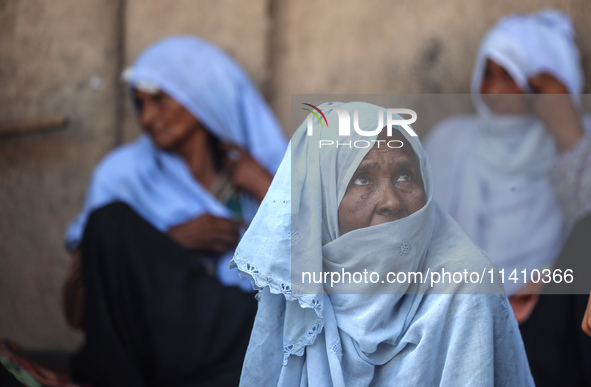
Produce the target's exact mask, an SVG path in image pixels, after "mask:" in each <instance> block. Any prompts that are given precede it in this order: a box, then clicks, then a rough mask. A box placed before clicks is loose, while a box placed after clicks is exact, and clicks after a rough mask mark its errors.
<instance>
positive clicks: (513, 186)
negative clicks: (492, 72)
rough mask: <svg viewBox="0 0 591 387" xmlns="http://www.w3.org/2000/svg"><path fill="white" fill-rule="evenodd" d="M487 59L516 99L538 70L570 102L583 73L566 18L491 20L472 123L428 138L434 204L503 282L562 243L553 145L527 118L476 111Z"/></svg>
mask: <svg viewBox="0 0 591 387" xmlns="http://www.w3.org/2000/svg"><path fill="white" fill-rule="evenodd" d="M488 59H491V60H493V61H494V62H496V63H497V64H499V65H500V66H502V67H503V68H504V69H505V70H506V71H507V72H508V73H509V74H510V75H511V77H512V78H513V80H514V81H515V82H516V84H517V85H518V86H519V87H520V88H521V89H522V90H523V91H524V92H525V93H528V92H530V88H529V85H528V79H529V78H531V77H533V76H536V75H539V74H540V73H542V72H548V73H550V74H551V75H552V76H554V77H556V78H557V79H558V80H559V81H561V82H562V83H563V84H564V85H565V86H566V87H567V89H568V90H569V92H571V93H573V94H575V95H573V96H572V98H573V100H574V101H575V102H576V101H578V96H577V95H576V94H578V93H580V92H581V91H582V88H583V75H582V71H581V66H580V57H579V51H578V49H577V47H576V45H575V42H574V31H573V27H572V24H571V20H570V18H569V17H568V16H567V15H566V14H564V13H562V12H559V11H554V10H544V11H541V12H539V13H537V14H533V15H510V16H507V17H505V18H503V19H501V21H499V22H498V24H497V25H496V26H495V27H493V28H492V30H491V31H489V33H488V34H487V35H486V37H485V38H484V40H483V42H482V44H481V47H480V50H479V52H478V56H477V58H476V61H475V65H474V71H473V75H472V86H471V90H472V93H473V94H472V97H473V101H474V105H475V107H476V110H477V112H478V116H477V118H475V119H468V118H458V119H450V120H448V121H446V122H443V123H442V124H441V125H440V127H439V128H435V129H434V130H433V133H434V134H433V135H431V139H435V137H437V140H433V141H427V149H428V150H429V154H430V156H431V157H432V159H433V160H435V162H436V164H435V168H434V169H435V187H436V189H435V199H436V200H437V202H439V203H440V204H441V205H442V206H443V208H444V209H445V210H446V211H448V212H449V213H450V214H451V215H452V216H453V217H454V219H455V220H456V221H457V222H458V223H459V224H460V226H461V227H462V229H463V230H464V231H465V232H466V233H467V234H468V236H469V237H470V238H471V239H472V240H473V241H474V242H475V243H476V244H477V245H478V246H479V247H481V248H482V249H484V250H485V251H486V252H487V253H488V255H489V256H490V257H491V259H492V260H493V261H494V262H495V263H496V264H497V265H498V266H499V268H500V269H504V270H505V273H508V274H506V275H510V274H511V273H512V272H513V271H514V270H517V271H521V270H523V269H526V270H527V272H528V273H529V272H530V271H531V270H534V269H539V270H542V269H544V268H546V267H548V266H551V265H552V264H553V263H554V261H555V259H556V257H557V255H558V253H559V251H560V249H561V247H562V243H563V241H564V237H565V227H564V221H563V217H562V214H561V212H560V209H559V206H558V203H557V201H556V198H555V196H554V193H553V190H552V187H551V186H550V182H549V180H548V171H549V170H550V168H551V167H552V165H553V164H554V163H555V161H556V156H557V152H556V146H555V143H554V139H553V137H552V135H551V134H550V132H549V131H548V129H547V128H546V127H545V125H544V123H543V122H542V121H541V120H540V119H539V118H538V117H536V116H535V115H533V114H523V115H518V116H516V115H511V116H510V115H498V114H494V113H493V112H492V111H491V110H490V109H489V108H488V107H487V106H486V104H485V103H484V101H483V100H482V98H481V96H480V88H481V85H482V80H483V76H484V72H485V66H486V61H487V60H488ZM452 127H453V128H452ZM446 128H447V129H446ZM452 132H453V133H454V134H452ZM451 149H454V151H450V150H451ZM454 154H456V155H457V156H456V155H454ZM523 285H524V282H523V281H522V280H521V279H520V280H519V281H517V283H515V282H514V281H506V282H505V289H506V291H507V293H509V294H511V293H514V292H516V291H518V290H519V289H520V288H521V287H522V286H523Z"/></svg>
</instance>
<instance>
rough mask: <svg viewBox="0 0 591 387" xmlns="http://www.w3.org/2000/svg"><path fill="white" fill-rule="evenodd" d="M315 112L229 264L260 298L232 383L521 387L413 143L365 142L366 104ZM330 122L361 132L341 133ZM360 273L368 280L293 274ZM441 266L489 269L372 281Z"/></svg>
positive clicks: (484, 291) (375, 125)
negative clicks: (455, 276) (449, 276)
mask: <svg viewBox="0 0 591 387" xmlns="http://www.w3.org/2000/svg"><path fill="white" fill-rule="evenodd" d="M320 109H321V110H322V112H323V114H324V115H325V116H326V118H327V121H326V124H327V125H323V126H321V125H320V124H319V123H318V122H314V125H313V126H312V133H311V135H310V136H308V128H307V121H304V123H303V124H302V125H301V126H300V127H299V129H298V130H297V131H296V133H295V134H294V136H293V138H292V139H291V142H290V149H291V150H290V151H288V152H287V154H286V155H285V157H284V160H283V162H282V164H281V165H280V167H279V170H278V172H277V174H276V176H275V178H274V180H273V183H272V184H271V187H270V189H269V192H268V194H267V196H266V197H265V199H264V200H263V202H262V203H261V207H260V209H259V212H258V213H257V215H256V216H255V218H254V220H253V222H252V223H251V226H250V228H249V229H248V230H247V232H246V233H245V235H244V237H243V239H242V240H241V242H240V244H239V245H238V247H237V249H236V254H235V256H234V258H233V261H232V263H231V264H232V266H234V267H237V268H238V270H239V271H240V273H241V275H242V276H243V277H244V278H248V279H250V280H251V282H252V283H253V286H254V287H255V289H258V290H259V298H260V301H259V308H258V312H257V316H256V319H255V325H254V328H253V332H252V335H251V339H250V343H249V348H248V351H247V355H246V358H245V361H244V366H243V371H242V376H241V385H242V386H368V385H375V386H390V385H396V384H403V385H417V386H418V385H420V386H423V385H425V386H427V385H446V386H451V385H499V386H510V385H511V386H513V385H519V386H528V385H533V381H532V379H531V374H530V371H529V368H528V364H527V360H526V356H525V352H524V348H523V344H522V342H521V337H520V335H519V330H518V328H517V324H516V321H515V319H514V317H513V314H512V313H511V309H510V308H509V307H508V303H507V300H506V297H505V296H504V292H503V288H502V285H501V284H500V282H499V281H500V279H499V278H498V276H497V275H496V274H494V273H495V271H494V269H493V268H494V265H492V263H491V262H490V261H489V260H488V258H487V257H486V256H485V255H484V253H483V252H482V251H481V250H480V249H478V248H477V247H476V246H475V245H474V244H472V243H471V242H470V240H469V239H468V238H467V237H466V235H465V234H464V233H463V232H462V231H461V230H460V228H459V227H458V226H457V224H456V223H455V222H454V221H453V220H452V219H451V218H450V217H449V216H448V215H447V214H445V213H444V212H443V211H442V210H441V209H440V207H439V206H438V205H437V204H436V203H435V202H434V201H433V200H432V179H431V171H430V167H429V162H428V160H427V156H426V154H425V152H424V150H423V149H422V146H421V144H420V142H419V141H418V139H417V137H412V136H410V135H409V134H408V133H407V132H405V131H404V130H403V129H402V128H399V127H394V129H393V130H392V133H390V135H387V136H384V134H388V133H387V131H386V130H383V131H382V133H381V134H379V136H378V132H380V131H381V128H382V126H383V123H384V122H386V121H385V120H384V118H383V116H384V112H385V109H383V108H380V107H378V106H374V105H370V104H367V103H360V102H353V103H345V104H340V103H329V104H324V105H321V106H320ZM342 115H348V116H349V117H351V118H352V120H353V126H354V127H355V128H359V129H361V130H362V131H365V132H366V133H367V132H368V131H373V133H372V134H371V135H369V136H361V135H360V134H359V133H357V132H355V133H351V135H350V137H340V136H339V135H338V134H337V129H336V128H338V127H339V117H340V116H342ZM397 143H398V144H402V146H401V147H400V146H396V144H397ZM330 144H332V145H330ZM337 144H341V145H340V146H338V147H337V146H336V145H337ZM342 144H344V145H342ZM347 144H350V145H349V146H347ZM351 144H353V145H351ZM391 146H392V147H391ZM394 146H396V148H397V149H396V148H393V147H394ZM365 270H367V272H368V273H369V278H372V276H373V281H360V283H355V282H356V281H353V282H351V281H347V280H345V274H343V281H341V282H338V281H337V282H336V283H333V282H331V281H330V280H329V281H324V280H320V281H319V280H318V277H314V278H316V279H315V280H312V281H310V280H306V279H305V278H307V277H305V276H306V275H307V273H310V272H312V273H314V274H313V275H315V276H316V275H317V276H325V277H324V278H329V279H330V278H331V276H332V275H334V273H345V272H348V273H351V274H353V275H355V274H354V273H362V272H364V271H365ZM442 270H445V271H448V272H452V273H454V272H463V271H464V270H467V271H468V272H478V273H484V272H486V273H493V274H494V275H492V276H491V277H489V276H488V274H487V276H486V278H483V282H482V283H477V284H472V283H466V282H462V283H445V284H440V285H439V286H431V285H432V284H431V283H430V282H429V281H427V282H421V281H420V280H417V281H411V280H408V281H404V280H402V279H400V278H401V277H397V278H398V279H399V282H395V283H394V282H392V283H390V282H389V281H385V279H386V278H387V275H388V273H411V272H414V273H419V275H420V276H423V275H424V278H429V274H428V273H429V272H438V273H439V272H442ZM489 270H490V271H489ZM376 276H378V277H379V278H381V280H379V279H376ZM308 278H309V277H308ZM353 278H355V277H353ZM421 278H422V277H421ZM358 279H359V278H358Z"/></svg>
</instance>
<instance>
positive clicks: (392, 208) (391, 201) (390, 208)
mask: <svg viewBox="0 0 591 387" xmlns="http://www.w3.org/2000/svg"><path fill="white" fill-rule="evenodd" d="M404 210H405V207H404V202H403V200H402V197H401V196H400V192H398V190H397V189H396V187H395V186H394V185H393V184H392V183H391V182H387V183H384V184H380V187H379V188H378V192H377V203H376V209H375V212H376V214H377V215H379V216H380V217H383V218H384V220H386V221H388V222H391V221H394V220H397V219H400V218H403V217H404V216H405V215H404Z"/></svg>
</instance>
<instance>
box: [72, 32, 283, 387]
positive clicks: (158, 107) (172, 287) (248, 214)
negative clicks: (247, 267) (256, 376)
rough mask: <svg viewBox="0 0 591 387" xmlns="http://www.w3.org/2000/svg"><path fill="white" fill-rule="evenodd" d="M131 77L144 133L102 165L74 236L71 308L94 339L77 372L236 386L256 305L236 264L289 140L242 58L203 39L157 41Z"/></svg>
mask: <svg viewBox="0 0 591 387" xmlns="http://www.w3.org/2000/svg"><path fill="white" fill-rule="evenodd" d="M127 77H128V80H129V83H130V93H131V97H132V100H133V103H134V107H135V109H136V112H137V115H138V119H139V123H140V125H141V126H142V128H143V130H144V132H145V134H144V135H142V136H141V137H140V138H139V139H137V140H136V141H134V142H132V143H130V144H127V145H124V146H121V147H120V148H118V149H116V150H114V151H112V152H111V153H110V154H108V155H107V156H106V157H105V158H104V159H103V160H102V161H101V163H100V164H99V166H98V167H97V168H96V170H95V172H94V175H93V178H92V181H91V183H90V187H89V189H88V192H87V195H86V201H85V204H84V208H83V210H82V212H81V214H80V215H78V217H77V218H76V219H75V220H74V221H73V222H72V223H71V224H70V226H69V228H68V231H67V235H66V246H67V249H68V250H69V251H70V252H72V254H73V261H72V266H71V269H70V273H69V275H68V278H67V281H66V284H65V287H64V296H65V309H66V315H67V318H68V321H69V322H70V324H71V325H73V326H78V327H83V329H84V332H85V338H86V341H85V346H84V348H83V350H82V351H81V353H80V355H79V356H78V357H77V359H76V360H75V362H74V364H73V368H74V376H75V377H77V378H78V379H81V380H83V381H87V382H90V383H91V384H92V385H97V386H120V385H125V386H143V385H154V386H159V385H162V386H164V385H166V386H181V385H182V386H185V385H187V386H189V385H190V386H198V385H205V384H206V385H223V386H227V385H235V384H237V383H238V378H239V375H240V370H241V366H242V360H243V357H244V353H245V350H246V345H247V342H248V337H249V335H250V329H251V327H252V322H253V319H254V315H255V313H256V300H255V299H254V295H253V294H252V293H250V290H249V289H248V288H247V287H245V286H244V284H245V282H244V281H241V280H240V279H239V277H238V275H237V274H236V273H235V272H234V271H230V270H229V267H228V263H229V261H230V259H231V257H232V255H233V250H234V248H235V246H236V244H237V243H238V241H239V239H240V235H241V233H242V232H243V230H244V228H245V227H246V225H248V223H249V222H250V220H251V219H252V217H253V216H254V214H255V212H256V210H257V208H258V203H259V202H260V201H261V200H262V198H263V197H264V196H265V193H266V191H267V189H268V187H269V184H270V183H271V180H272V175H273V173H275V171H276V169H277V167H278V165H279V163H280V161H281V157H282V155H283V153H284V151H285V146H286V143H285V139H284V136H283V134H282V132H281V130H280V128H279V126H278V124H277V122H276V120H275V118H274V117H273V114H272V113H271V111H270V109H269V107H268V106H267V105H266V103H265V102H264V100H263V99H262V97H261V96H260V94H259V93H258V91H257V90H256V88H255V87H254V86H253V84H252V83H251V81H250V80H249V78H248V76H247V75H246V74H245V72H244V71H243V70H242V69H241V68H240V66H239V65H238V64H237V63H235V62H234V61H233V60H232V59H231V58H230V57H229V56H227V55H226V54H225V53H223V52H222V51H221V50H219V49H218V48H217V47H215V46H213V45H212V44H210V43H208V42H205V41H202V40H200V39H198V38H195V37H190V36H178V37H170V38H166V39H163V40H161V41H159V42H157V43H155V44H153V45H152V46H150V47H149V48H148V49H146V50H145V51H144V52H143V53H142V54H141V55H140V57H139V58H138V59H137V60H136V62H135V63H134V65H133V67H132V68H131V70H130V71H128V72H127ZM246 285H248V283H246ZM82 286H83V288H84V292H83V293H82V292H81V287H82ZM82 298H83V305H84V307H83V309H81V308H80V305H81V304H82ZM82 310H83V312H82Z"/></svg>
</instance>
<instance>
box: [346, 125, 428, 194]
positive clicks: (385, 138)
mask: <svg viewBox="0 0 591 387" xmlns="http://www.w3.org/2000/svg"><path fill="white" fill-rule="evenodd" d="M376 123H377V122H376ZM388 134H390V135H388ZM353 144H357V145H358V147H353V146H352V147H351V148H348V147H341V148H338V149H337V150H336V151H337V163H336V167H337V185H338V202H339V203H340V201H341V200H342V198H343V196H344V195H345V191H346V189H347V186H348V184H349V182H350V180H351V178H352V177H353V175H354V173H355V171H356V170H357V168H358V167H359V165H360V164H361V162H362V161H363V160H364V159H365V158H366V157H367V155H368V154H369V152H371V151H372V150H373V151H380V152H382V151H383V152H398V153H401V154H405V155H407V156H408V158H409V161H410V162H412V163H416V164H417V167H418V169H419V170H420V173H421V178H422V181H423V187H424V188H425V193H426V194H427V195H428V196H430V191H431V189H430V183H429V180H430V170H429V166H428V162H427V159H426V154H425V152H424V150H423V148H422V146H421V144H420V142H419V141H418V138H416V137H411V136H410V135H408V134H406V133H405V131H404V129H402V128H399V127H396V126H395V127H393V128H392V131H391V133H388V131H387V128H386V127H384V128H383V129H382V131H381V132H380V133H379V134H378V135H376V136H372V137H363V138H357V139H355V140H352V145H353Z"/></svg>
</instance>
